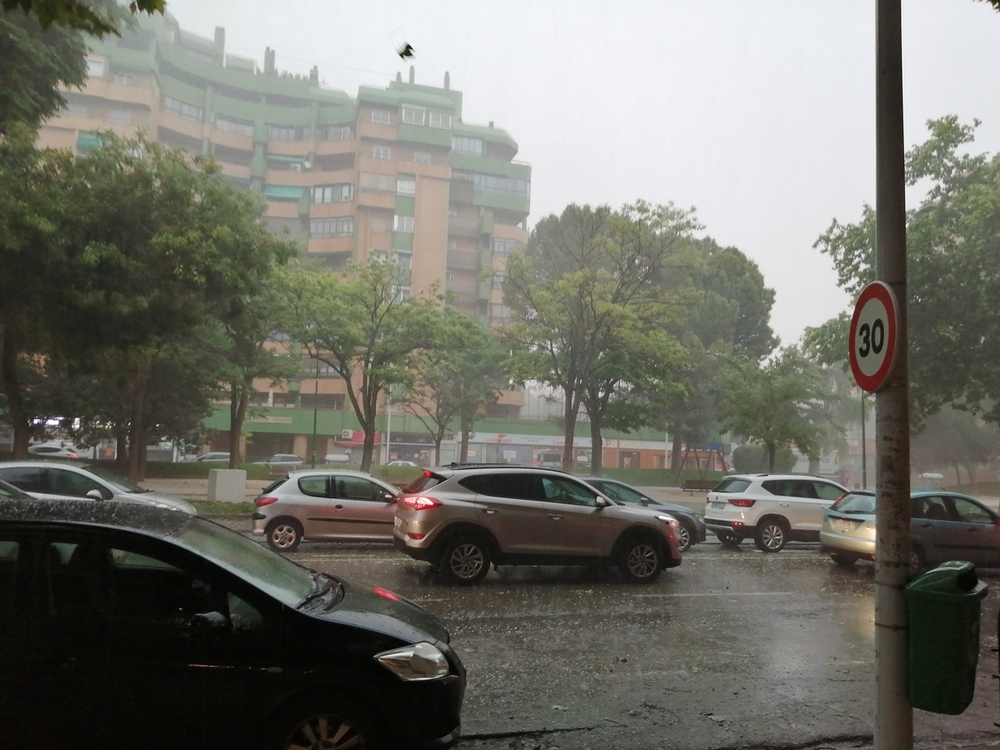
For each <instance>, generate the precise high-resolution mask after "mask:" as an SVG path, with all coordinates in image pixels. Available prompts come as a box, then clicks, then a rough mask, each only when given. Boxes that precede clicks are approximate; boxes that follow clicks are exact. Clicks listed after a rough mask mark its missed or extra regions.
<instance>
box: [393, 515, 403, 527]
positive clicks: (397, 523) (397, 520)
mask: <svg viewBox="0 0 1000 750" xmlns="http://www.w3.org/2000/svg"><path fill="white" fill-rule="evenodd" d="M392 522H393V524H395V526H396V528H397V529H401V528H403V519H401V518H399V517H398V516H397V517H396V518H394V519H393V520H392Z"/></svg>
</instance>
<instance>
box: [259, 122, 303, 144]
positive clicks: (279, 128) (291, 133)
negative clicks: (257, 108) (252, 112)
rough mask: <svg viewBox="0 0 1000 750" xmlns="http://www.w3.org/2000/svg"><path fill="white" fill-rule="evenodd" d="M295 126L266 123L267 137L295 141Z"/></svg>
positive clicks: (273, 139)
mask: <svg viewBox="0 0 1000 750" xmlns="http://www.w3.org/2000/svg"><path fill="white" fill-rule="evenodd" d="M296 130H297V128H296V127H295V126H294V125H268V126H267V137H268V138H270V139H271V140H272V141H297V140H300V139H299V138H297V137H296V135H297V134H296Z"/></svg>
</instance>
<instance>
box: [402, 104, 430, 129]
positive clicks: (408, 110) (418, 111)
mask: <svg viewBox="0 0 1000 750" xmlns="http://www.w3.org/2000/svg"><path fill="white" fill-rule="evenodd" d="M402 121H403V122H405V123H406V124H407V125H425V124H426V123H427V110H426V109H424V108H423V107H407V106H406V105H403V114H402Z"/></svg>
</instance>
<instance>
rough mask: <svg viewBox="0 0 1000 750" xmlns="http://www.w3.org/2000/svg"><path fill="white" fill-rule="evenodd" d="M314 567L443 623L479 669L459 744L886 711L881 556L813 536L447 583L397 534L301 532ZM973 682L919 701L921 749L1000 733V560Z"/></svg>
mask: <svg viewBox="0 0 1000 750" xmlns="http://www.w3.org/2000/svg"><path fill="white" fill-rule="evenodd" d="M290 557H292V558H293V559H296V560H298V561H300V562H302V563H304V564H306V565H309V566H310V567H314V568H317V569H319V570H325V571H329V572H333V573H336V574H338V575H341V576H343V577H345V578H349V579H354V580H357V581H365V582H368V583H372V584H376V585H379V586H384V587H386V588H390V589H392V590H394V591H396V592H398V593H400V594H402V595H404V596H406V597H408V598H411V599H413V600H415V601H417V602H420V603H421V604H423V605H424V606H425V607H426V608H427V609H429V610H431V611H432V612H434V613H436V614H437V615H439V616H440V617H442V618H443V619H444V620H445V621H446V622H447V623H448V625H449V627H450V628H451V631H452V642H453V644H454V646H455V648H456V649H457V650H458V652H459V653H460V655H461V656H462V658H463V660H464V662H465V664H466V667H467V669H468V689H467V693H466V700H465V707H464V711H463V739H462V740H461V741H460V743H459V745H458V747H459V748H462V750H523V749H528V748H532V749H533V748H543V749H549V748H558V749H559V750H589V749H594V750H596V749H597V748H600V749H601V750H609V749H611V748H621V749H622V750H645V749H647V748H648V749H652V748H671V750H709V749H718V748H756V747H803V746H809V745H814V744H822V745H825V746H830V745H849V746H851V747H859V746H860V747H863V746H866V745H869V746H870V744H871V741H870V738H871V735H872V732H873V730H874V722H875V657H874V575H873V572H874V571H873V566H872V565H864V564H859V565H858V566H856V567H855V568H854V569H853V570H848V571H845V570H841V569H839V568H837V567H836V566H834V565H833V564H832V563H830V562H829V561H828V560H827V558H826V557H824V556H822V555H820V554H819V552H818V550H817V547H816V546H815V545H789V547H788V548H787V549H786V550H785V551H783V552H780V553H778V554H772V555H765V554H763V553H761V552H759V551H757V550H756V549H755V548H754V547H753V545H752V543H748V542H744V544H743V546H742V547H740V548H739V549H731V548H723V547H722V546H721V545H719V544H717V543H714V542H709V543H706V544H702V545H698V546H696V547H694V548H692V549H691V550H690V551H689V552H688V553H687V554H686V555H685V557H684V562H683V564H682V565H681V567H679V568H675V569H672V570H667V571H664V573H663V574H662V575H661V577H660V579H659V580H658V581H656V582H655V583H653V584H651V585H646V586H636V585H630V584H626V583H624V582H622V581H621V579H619V577H618V576H617V575H616V574H615V572H614V571H607V570H593V569H589V568H576V567H554V568H541V567H539V568H536V567H524V568H501V569H500V570H499V571H494V572H491V573H490V575H489V576H488V577H487V578H486V579H485V580H484V581H483V582H482V583H480V584H479V585H477V586H473V587H469V588H463V587H454V586H451V585H448V584H445V583H442V582H441V581H440V580H439V579H438V578H437V576H436V574H435V572H434V571H433V569H432V568H431V567H430V566H429V565H427V564H425V563H419V562H416V561H412V560H410V559H409V558H407V557H405V556H403V555H402V554H400V553H398V552H396V551H394V550H393V549H392V548H391V547H387V546H378V545H372V546H355V547H349V548H348V547H343V546H338V545H334V544H319V543H314V544H309V543H306V544H303V545H302V547H301V548H300V550H299V551H298V552H296V553H294V554H292V555H290ZM980 575H981V577H982V578H983V579H984V580H986V581H987V582H988V583H989V585H990V592H989V595H988V597H987V598H986V600H985V601H984V602H983V611H982V617H981V623H982V637H981V639H980V644H981V649H980V659H979V670H978V675H977V684H976V693H975V698H974V699H973V704H972V706H971V707H970V708H969V709H968V710H967V711H966V712H965V713H964V714H962V715H961V716H944V715H938V714H932V713H927V712H922V711H915V712H914V727H915V736H916V742H917V744H918V745H920V744H922V745H941V744H946V743H948V742H989V741H995V740H996V739H997V738H998V736H1000V735H998V731H1000V730H998V729H997V728H996V727H995V726H994V724H993V722H994V721H995V720H997V719H998V718H1000V712H998V699H997V695H998V693H997V684H996V680H995V679H993V674H994V673H996V672H997V655H996V654H995V653H993V652H992V649H993V648H995V647H996V640H997V639H996V635H997V633H996V623H997V606H998V601H1000V572H998V571H980Z"/></svg>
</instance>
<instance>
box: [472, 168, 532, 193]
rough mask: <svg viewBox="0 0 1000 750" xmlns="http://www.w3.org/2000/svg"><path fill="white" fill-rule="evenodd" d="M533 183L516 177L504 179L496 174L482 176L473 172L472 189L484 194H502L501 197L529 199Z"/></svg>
mask: <svg viewBox="0 0 1000 750" xmlns="http://www.w3.org/2000/svg"><path fill="white" fill-rule="evenodd" d="M530 187H531V183H529V182H528V181H527V180H521V179H518V178H516V177H503V176H501V175H496V174H480V173H479V172H473V174H472V189H473V190H480V191H482V192H484V193H500V194H501V195H519V196H522V197H525V198H527V197H528V194H529V192H530Z"/></svg>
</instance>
